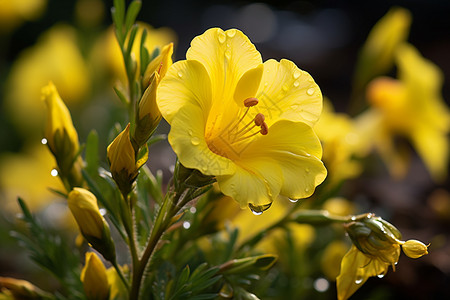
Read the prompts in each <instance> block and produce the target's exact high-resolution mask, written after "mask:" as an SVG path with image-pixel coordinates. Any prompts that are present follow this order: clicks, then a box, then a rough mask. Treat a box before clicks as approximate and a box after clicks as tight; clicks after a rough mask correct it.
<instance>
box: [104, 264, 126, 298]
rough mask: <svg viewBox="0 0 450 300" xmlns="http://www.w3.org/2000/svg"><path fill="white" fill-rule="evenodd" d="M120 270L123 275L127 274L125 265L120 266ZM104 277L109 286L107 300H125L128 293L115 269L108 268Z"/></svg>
mask: <svg viewBox="0 0 450 300" xmlns="http://www.w3.org/2000/svg"><path fill="white" fill-rule="evenodd" d="M120 268H121V269H122V272H124V273H128V272H129V269H128V266H127V265H124V266H121V267H120ZM106 276H107V278H108V283H109V286H110V293H109V299H111V300H115V299H126V298H127V297H128V291H127V288H126V286H125V284H124V283H123V281H122V280H121V279H120V276H119V274H117V271H116V269H115V268H114V267H110V268H108V269H107V270H106Z"/></svg>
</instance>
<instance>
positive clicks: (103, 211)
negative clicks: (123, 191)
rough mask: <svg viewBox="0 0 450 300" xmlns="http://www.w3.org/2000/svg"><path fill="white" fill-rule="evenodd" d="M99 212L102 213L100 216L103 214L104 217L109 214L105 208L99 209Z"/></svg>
mask: <svg viewBox="0 0 450 300" xmlns="http://www.w3.org/2000/svg"><path fill="white" fill-rule="evenodd" d="M99 212H100V214H101V215H102V216H105V215H106V213H107V211H106V209H104V208H100V209H99Z"/></svg>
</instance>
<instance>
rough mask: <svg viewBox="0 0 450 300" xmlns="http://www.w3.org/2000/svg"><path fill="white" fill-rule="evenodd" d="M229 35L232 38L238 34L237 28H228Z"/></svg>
mask: <svg viewBox="0 0 450 300" xmlns="http://www.w3.org/2000/svg"><path fill="white" fill-rule="evenodd" d="M227 35H228V37H229V38H232V37H234V36H235V35H236V29H230V30H227Z"/></svg>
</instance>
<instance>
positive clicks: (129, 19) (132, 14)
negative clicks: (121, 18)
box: [125, 0, 142, 32]
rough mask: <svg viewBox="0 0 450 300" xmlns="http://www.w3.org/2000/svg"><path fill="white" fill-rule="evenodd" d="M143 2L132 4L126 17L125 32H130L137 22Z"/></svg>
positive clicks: (137, 0) (135, 1) (136, 0)
mask: <svg viewBox="0 0 450 300" xmlns="http://www.w3.org/2000/svg"><path fill="white" fill-rule="evenodd" d="M141 6H142V2H141V1H139V0H134V1H133V2H131V3H130V5H129V6H128V10H127V15H126V17H125V30H126V31H127V32H128V31H129V30H130V28H131V26H132V25H133V24H134V22H135V21H136V17H137V15H138V14H139V11H140V10H141Z"/></svg>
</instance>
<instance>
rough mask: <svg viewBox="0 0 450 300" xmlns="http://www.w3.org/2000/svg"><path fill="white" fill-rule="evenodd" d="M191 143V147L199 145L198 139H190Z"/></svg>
mask: <svg viewBox="0 0 450 300" xmlns="http://www.w3.org/2000/svg"><path fill="white" fill-rule="evenodd" d="M191 143H192V145H194V146H197V145H198V144H200V139H199V138H198V137H196V136H194V137H192V138H191Z"/></svg>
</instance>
